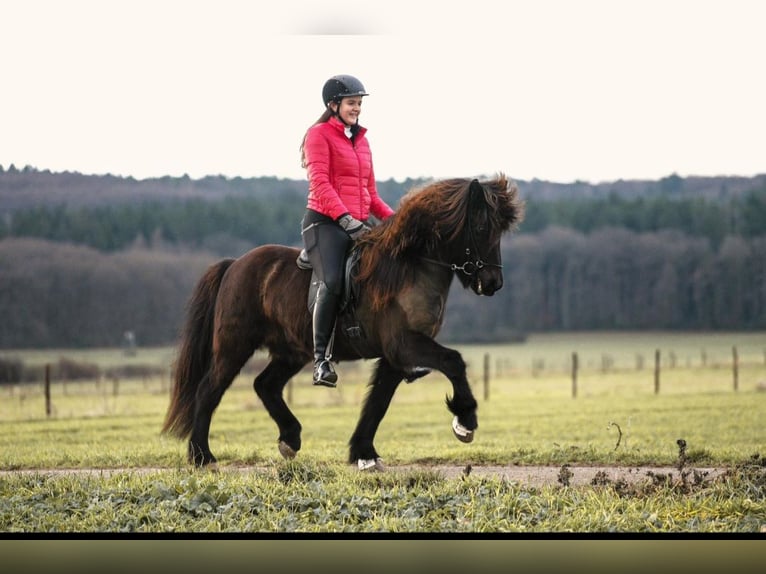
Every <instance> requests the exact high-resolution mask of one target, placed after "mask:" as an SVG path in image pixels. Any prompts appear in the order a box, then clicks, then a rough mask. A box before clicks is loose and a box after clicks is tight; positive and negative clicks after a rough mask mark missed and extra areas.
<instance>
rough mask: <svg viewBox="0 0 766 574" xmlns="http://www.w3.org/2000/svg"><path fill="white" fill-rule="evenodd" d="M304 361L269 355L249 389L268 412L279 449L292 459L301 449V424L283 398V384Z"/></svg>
mask: <svg viewBox="0 0 766 574" xmlns="http://www.w3.org/2000/svg"><path fill="white" fill-rule="evenodd" d="M304 364H305V363H302V362H295V361H291V360H285V359H276V358H272V360H271V362H270V363H269V364H268V365H267V366H266V368H265V369H264V370H263V371H261V373H260V374H259V375H258V376H257V377H256V378H255V381H253V388H254V389H255V393H256V394H257V395H258V398H260V399H261V402H262V403H263V406H264V407H266V410H267V411H268V413H269V415H270V416H271V418H272V419H274V422H275V423H277V427H279V440H278V445H279V452H280V454H282V456H283V457H285V458H294V457H295V455H296V454H297V452H298V451H299V450H300V448H301V423H300V422H298V419H297V418H295V415H294V414H293V413H292V411H291V410H290V408H289V407H288V406H287V403H286V402H285V399H284V397H283V390H284V388H285V385H286V384H287V382H288V381H289V380H290V378H291V377H293V376H294V375H295V374H296V373H297V372H298V371H300V370H301V369H302V368H303V365H304Z"/></svg>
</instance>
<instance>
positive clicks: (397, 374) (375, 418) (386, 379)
mask: <svg viewBox="0 0 766 574" xmlns="http://www.w3.org/2000/svg"><path fill="white" fill-rule="evenodd" d="M402 378H403V373H402V371H400V370H397V369H394V368H393V367H392V366H391V365H390V364H389V363H388V361H386V360H385V359H380V360H378V364H377V367H376V369H375V372H374V373H373V376H372V378H371V379H370V390H369V392H368V393H367V396H366V398H365V400H364V405H363V406H362V414H361V415H360V417H359V422H358V423H357V425H356V430H354V434H353V435H352V436H351V440H349V455H348V460H349V462H350V463H354V462H356V463H357V464H358V465H359V468H360V469H362V470H366V469H367V468H372V467H375V468H378V469H382V465H381V463H380V460H379V459H380V456H378V452H377V451H376V450H375V446H374V445H373V441H374V439H375V433H376V432H377V431H378V425H380V421H382V420H383V417H384V416H385V414H386V411H387V410H388V407H389V405H390V404H391V399H392V398H393V396H394V393H395V392H396V389H397V388H398V387H399V383H401V382H402Z"/></svg>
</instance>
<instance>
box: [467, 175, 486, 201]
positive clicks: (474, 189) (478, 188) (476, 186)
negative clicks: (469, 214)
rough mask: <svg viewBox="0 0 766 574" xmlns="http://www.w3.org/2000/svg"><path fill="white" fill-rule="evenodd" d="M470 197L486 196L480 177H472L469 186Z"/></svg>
mask: <svg viewBox="0 0 766 574" xmlns="http://www.w3.org/2000/svg"><path fill="white" fill-rule="evenodd" d="M468 196H469V197H484V187H482V185H481V184H480V183H479V180H478V179H472V180H471V183H470V185H469V186H468Z"/></svg>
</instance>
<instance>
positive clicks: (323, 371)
mask: <svg viewBox="0 0 766 574" xmlns="http://www.w3.org/2000/svg"><path fill="white" fill-rule="evenodd" d="M313 378H314V384H315V385H318V386H322V387H330V388H335V387H336V386H337V382H338V374H337V373H336V372H335V369H334V368H333V366H332V363H331V362H330V361H328V360H327V359H322V360H321V361H319V362H317V363H316V364H315V365H314V376H313Z"/></svg>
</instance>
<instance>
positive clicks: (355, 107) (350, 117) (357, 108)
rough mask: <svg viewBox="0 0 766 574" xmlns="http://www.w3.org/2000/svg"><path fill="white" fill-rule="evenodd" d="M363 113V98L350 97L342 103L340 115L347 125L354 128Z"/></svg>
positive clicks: (339, 110)
mask: <svg viewBox="0 0 766 574" xmlns="http://www.w3.org/2000/svg"><path fill="white" fill-rule="evenodd" d="M361 113H362V96H349V97H347V98H343V99H342V100H341V101H340V106H339V109H338V115H339V116H340V119H342V120H343V121H344V122H345V123H346V124H348V125H350V126H353V125H354V124H356V123H357V122H358V121H359V114H361Z"/></svg>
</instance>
